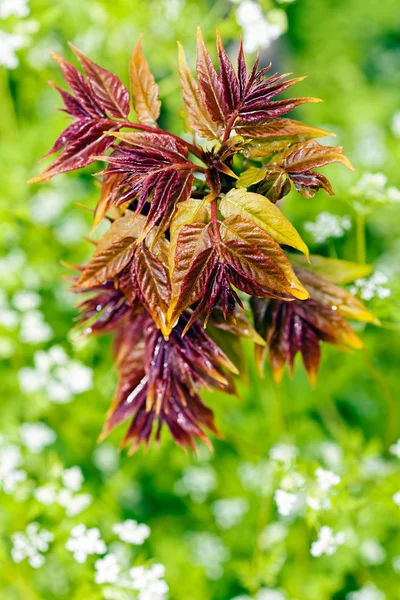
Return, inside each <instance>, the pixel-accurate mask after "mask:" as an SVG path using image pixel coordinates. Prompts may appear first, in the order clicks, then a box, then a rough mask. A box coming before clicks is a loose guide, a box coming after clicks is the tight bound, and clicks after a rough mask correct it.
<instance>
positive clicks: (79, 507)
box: [57, 490, 93, 517]
mask: <svg viewBox="0 0 400 600" xmlns="http://www.w3.org/2000/svg"><path fill="white" fill-rule="evenodd" d="M92 500H93V498H92V496H91V495H90V494H73V493H72V492H71V490H60V491H59V493H58V495H57V503H58V504H59V505H60V506H63V507H64V508H65V512H66V513H67V515H68V516H69V517H76V516H77V515H80V514H81V512H83V511H84V510H86V509H87V508H88V507H89V506H90V505H91V503H92Z"/></svg>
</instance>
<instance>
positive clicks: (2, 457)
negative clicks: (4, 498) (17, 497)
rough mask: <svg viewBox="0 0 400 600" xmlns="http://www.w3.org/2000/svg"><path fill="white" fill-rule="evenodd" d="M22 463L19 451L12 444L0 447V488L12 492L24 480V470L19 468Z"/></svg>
mask: <svg viewBox="0 0 400 600" xmlns="http://www.w3.org/2000/svg"><path fill="white" fill-rule="evenodd" d="M21 464H22V457H21V452H20V449H19V448H18V446H15V445H13V444H11V445H9V446H4V447H1V448H0V489H2V490H3V491H4V492H5V493H6V494H12V493H13V492H14V491H15V488H16V487H17V485H18V484H19V483H22V482H23V481H25V480H26V472H25V471H23V470H22V469H19V468H18V467H20V466H21Z"/></svg>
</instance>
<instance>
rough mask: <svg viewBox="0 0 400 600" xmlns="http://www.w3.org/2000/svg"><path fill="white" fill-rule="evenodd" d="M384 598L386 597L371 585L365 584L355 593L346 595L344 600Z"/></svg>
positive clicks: (382, 599)
mask: <svg viewBox="0 0 400 600" xmlns="http://www.w3.org/2000/svg"><path fill="white" fill-rule="evenodd" d="M385 598H386V595H385V594H384V593H383V592H381V590H378V588H377V587H376V586H375V585H374V584H373V583H367V584H366V585H364V586H363V587H362V588H361V589H360V590H358V591H357V592H350V594H347V595H346V600H385Z"/></svg>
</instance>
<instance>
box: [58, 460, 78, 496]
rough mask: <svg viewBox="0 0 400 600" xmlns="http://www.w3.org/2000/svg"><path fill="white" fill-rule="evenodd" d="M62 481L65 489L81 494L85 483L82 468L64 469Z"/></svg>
mask: <svg viewBox="0 0 400 600" xmlns="http://www.w3.org/2000/svg"><path fill="white" fill-rule="evenodd" d="M61 479H62V482H63V484H64V485H65V487H66V488H68V489H69V490H71V491H72V492H79V490H80V489H81V488H82V485H83V482H84V478H83V474H82V471H81V468H80V467H76V466H75V467H70V468H69V469H64V471H63V472H62V474H61Z"/></svg>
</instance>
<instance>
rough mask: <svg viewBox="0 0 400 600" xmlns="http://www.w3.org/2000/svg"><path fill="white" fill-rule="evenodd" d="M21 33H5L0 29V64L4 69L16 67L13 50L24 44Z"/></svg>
mask: <svg viewBox="0 0 400 600" xmlns="http://www.w3.org/2000/svg"><path fill="white" fill-rule="evenodd" d="M24 43H25V39H24V38H23V37H22V35H17V34H15V33H7V32H6V31H2V30H0V66H3V67H5V68H6V69H16V68H17V67H18V58H17V55H16V54H15V52H16V51H17V50H19V49H20V48H22V47H23V46H24Z"/></svg>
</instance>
